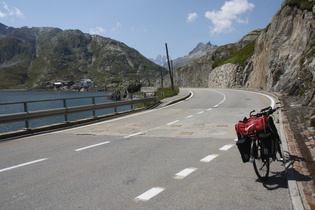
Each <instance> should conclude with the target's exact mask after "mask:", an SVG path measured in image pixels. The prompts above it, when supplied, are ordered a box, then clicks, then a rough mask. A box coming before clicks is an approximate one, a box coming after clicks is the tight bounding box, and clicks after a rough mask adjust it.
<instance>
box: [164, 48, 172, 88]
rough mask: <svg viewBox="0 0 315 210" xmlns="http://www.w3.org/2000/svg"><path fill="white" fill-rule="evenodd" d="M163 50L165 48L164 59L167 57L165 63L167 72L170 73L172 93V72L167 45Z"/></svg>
mask: <svg viewBox="0 0 315 210" xmlns="http://www.w3.org/2000/svg"><path fill="white" fill-rule="evenodd" d="M165 48H166V57H167V63H168V72H169V73H170V79H171V85H172V90H173V91H174V81H173V72H172V69H171V64H170V58H169V56H168V48H167V43H165Z"/></svg>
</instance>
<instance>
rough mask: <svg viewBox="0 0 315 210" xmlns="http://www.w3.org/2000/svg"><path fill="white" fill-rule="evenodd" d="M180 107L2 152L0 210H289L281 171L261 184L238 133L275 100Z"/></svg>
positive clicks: (225, 99) (208, 98) (207, 92)
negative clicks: (238, 143)
mask: <svg viewBox="0 0 315 210" xmlns="http://www.w3.org/2000/svg"><path fill="white" fill-rule="evenodd" d="M191 91H192V92H193V96H192V97H191V98H190V99H188V100H185V101H182V102H180V103H177V104H175V105H172V106H169V107H166V108H163V109H154V110H148V111H144V112H140V113H136V114H131V115H128V116H125V117H121V118H117V119H112V120H108V121H104V122H101V123H97V124H93V125H88V126H84V127H79V128H75V129H69V130H64V131H59V132H54V133H50V134H44V135H38V136H33V137H27V138H21V139H17V140H13V141H7V142H2V143H1V144H0V159H1V161H0V186H1V188H0V209H198V210H199V209H291V208H292V207H291V206H292V204H291V201H290V198H289V192H288V188H287V181H286V179H285V174H284V166H282V165H281V163H279V162H275V163H273V164H272V165H271V174H270V175H271V178H270V179H269V181H267V182H266V183H262V182H261V181H259V180H258V179H257V177H256V175H255V173H254V169H253V166H252V164H250V163H246V164H244V163H243V162H242V161H241V157H240V155H239V152H238V150H237V147H236V145H235V138H236V135H235V131H234V125H235V124H236V123H237V122H238V120H239V119H242V118H243V117H244V116H247V115H248V114H249V112H250V111H251V110H252V109H256V110H260V109H261V108H264V107H266V106H268V105H270V104H271V100H270V98H268V97H266V96H264V95H261V94H257V93H251V92H245V91H238V90H227V89H216V90H215V89H191Z"/></svg>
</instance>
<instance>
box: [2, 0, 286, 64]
mask: <svg viewBox="0 0 315 210" xmlns="http://www.w3.org/2000/svg"><path fill="white" fill-rule="evenodd" d="M282 2H283V0H89V1H86V0H85V1H83V0H4V1H2V0H0V23H2V24H4V25H7V26H11V27H14V28H20V27H23V26H28V27H56V28H60V29H62V30H68V29H79V30H81V31H82V32H84V33H88V34H97V35H100V36H103V37H108V38H111V39H115V40H117V41H120V42H123V43H125V44H126V45H128V46H129V47H132V48H134V49H136V50H137V51H139V52H140V53H141V54H142V55H144V56H145V57H147V58H155V57H157V55H166V51H165V43H167V45H168V50H169V55H170V57H171V59H176V58H178V57H183V56H185V55H188V53H189V52H190V51H191V50H193V49H194V48H195V47H196V45H197V44H198V43H200V42H202V43H207V42H211V43H212V44H214V45H218V46H221V45H225V44H229V43H235V42H237V41H238V40H240V39H241V38H242V37H243V36H244V35H246V34H248V33H249V32H250V31H253V30H255V29H258V28H265V27H266V26H267V25H268V24H269V23H270V22H271V20H272V18H273V16H274V15H275V14H276V12H277V11H278V10H279V9H280V7H281V4H282Z"/></svg>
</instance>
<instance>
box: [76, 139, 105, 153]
mask: <svg viewBox="0 0 315 210" xmlns="http://www.w3.org/2000/svg"><path fill="white" fill-rule="evenodd" d="M108 143H110V142H109V141H105V142H102V143H99V144H93V145H90V146H87V147H82V148H79V149H76V150H75V151H76V152H79V151H81V150H85V149H89V148H92V147H97V146H100V145H103V144H108Z"/></svg>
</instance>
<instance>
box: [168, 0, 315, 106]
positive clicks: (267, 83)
mask: <svg viewBox="0 0 315 210" xmlns="http://www.w3.org/2000/svg"><path fill="white" fill-rule="evenodd" d="M314 4H315V1H307V0H301V1H290V0H285V1H284V2H283V4H282V7H281V8H280V10H279V11H278V12H277V13H276V14H275V16H274V17H273V19H272V22H271V23H270V24H269V25H268V26H267V27H266V28H265V29H263V30H256V31H253V32H251V33H249V34H248V35H246V36H244V37H243V38H242V39H241V40H240V41H239V42H237V43H235V44H229V45H225V46H221V47H218V48H216V49H214V50H212V51H210V52H208V53H207V55H205V56H203V57H202V58H200V59H198V60H195V61H194V62H192V63H190V64H188V65H187V66H185V67H181V68H178V69H176V71H175V73H174V81H175V84H177V85H179V86H188V87H226V88H233V87H246V88H252V89H260V90H265V91H273V92H279V93H282V94H284V95H296V96H302V99H301V100H302V101H303V103H304V104H305V105H308V106H310V107H314V106H315V65H314V64H315V61H314V57H315V56H314V55H315V31H314V28H315V19H314V15H315V6H314ZM165 82H166V83H167V82H168V81H167V80H165Z"/></svg>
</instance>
